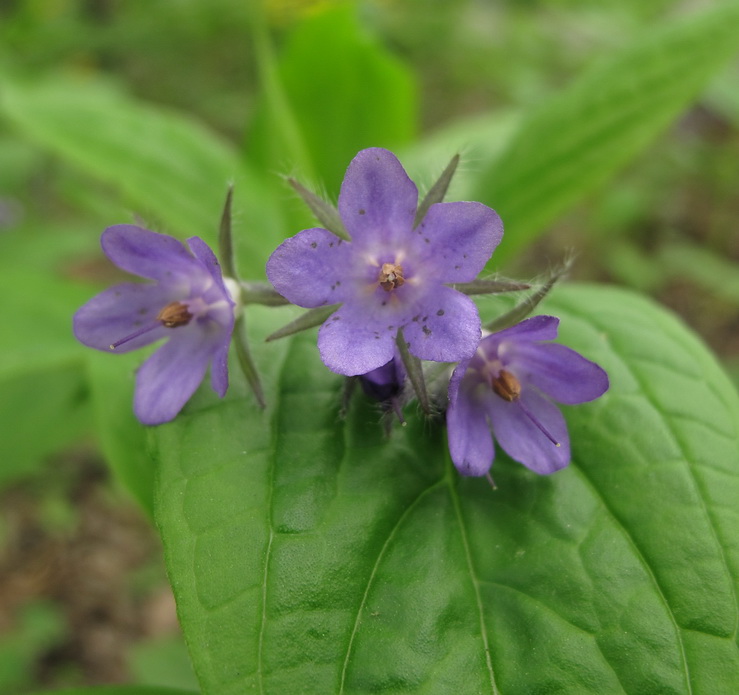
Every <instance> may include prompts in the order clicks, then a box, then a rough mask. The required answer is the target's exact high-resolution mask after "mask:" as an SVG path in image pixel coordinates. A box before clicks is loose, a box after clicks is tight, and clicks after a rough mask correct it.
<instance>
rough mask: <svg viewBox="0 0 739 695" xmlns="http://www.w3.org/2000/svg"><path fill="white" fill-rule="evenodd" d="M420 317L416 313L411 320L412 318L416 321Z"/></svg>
mask: <svg viewBox="0 0 739 695" xmlns="http://www.w3.org/2000/svg"><path fill="white" fill-rule="evenodd" d="M420 318H421V314H416V315H415V316H414V317H413V320H414V321H418V319H420Z"/></svg>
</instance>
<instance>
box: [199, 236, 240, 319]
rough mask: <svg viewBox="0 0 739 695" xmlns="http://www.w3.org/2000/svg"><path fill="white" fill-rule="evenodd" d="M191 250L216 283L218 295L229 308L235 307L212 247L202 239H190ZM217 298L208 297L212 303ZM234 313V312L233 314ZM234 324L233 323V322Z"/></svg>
mask: <svg viewBox="0 0 739 695" xmlns="http://www.w3.org/2000/svg"><path fill="white" fill-rule="evenodd" d="M187 243H188V245H189V247H190V250H191V251H192V252H193V254H194V255H195V258H197V259H198V260H199V261H200V262H201V263H202V264H203V266H204V267H205V269H206V270H207V271H208V273H210V276H211V278H213V282H214V283H215V286H216V289H217V291H218V294H219V295H220V296H222V297H223V298H224V299H226V301H227V302H228V304H229V306H231V307H233V306H234V305H235V303H234V301H233V297H231V293H230V292H229V291H228V289H227V288H226V284H225V283H224V282H223V272H222V271H221V264H220V263H219V262H218V259H217V258H216V255H215V254H214V253H213V251H212V250H211V248H210V246H208V244H206V243H205V242H204V241H203V240H202V239H201V238H200V237H196V236H194V237H190V238H189V239H188V240H187ZM214 299H215V298H211V297H207V300H208V301H210V302H212V301H214ZM231 313H233V312H231ZM232 324H233V321H232Z"/></svg>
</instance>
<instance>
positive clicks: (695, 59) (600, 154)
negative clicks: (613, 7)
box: [471, 3, 739, 265]
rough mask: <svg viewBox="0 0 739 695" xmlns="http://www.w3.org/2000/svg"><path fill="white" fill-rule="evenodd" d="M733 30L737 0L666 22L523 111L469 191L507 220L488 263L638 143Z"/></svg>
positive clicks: (703, 73) (708, 68)
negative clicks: (517, 126) (505, 142)
mask: <svg viewBox="0 0 739 695" xmlns="http://www.w3.org/2000/svg"><path fill="white" fill-rule="evenodd" d="M738 34H739V5H737V4H736V3H729V4H724V5H722V6H720V7H718V8H715V9H712V10H709V11H706V12H703V13H700V14H693V15H691V16H690V17H687V18H684V19H682V20H681V21H680V22H672V23H668V24H666V25H665V26H661V27H659V28H655V29H654V30H651V31H649V32H648V33H646V34H645V35H644V36H642V37H641V38H640V39H639V40H637V41H636V42H635V43H633V44H630V45H627V46H625V47H624V49H623V50H621V51H619V52H618V53H616V54H615V55H613V56H610V57H609V58H607V59H605V60H603V62H602V63H600V64H598V65H596V66H595V67H594V68H593V69H592V70H590V71H588V72H587V73H586V74H585V75H583V76H582V78H581V79H579V80H577V81H576V82H575V83H573V84H572V85H571V86H570V87H569V88H567V89H565V90H563V91H562V92H560V93H558V94H557V95H556V96H555V97H553V98H552V99H550V100H549V101H547V102H546V103H544V104H543V105H542V106H541V108H539V109H537V110H536V111H535V112H534V113H532V115H531V116H530V118H529V119H528V120H526V121H525V122H524V123H523V124H522V126H521V128H520V130H519V131H518V133H517V135H516V136H515V137H514V138H513V140H512V141H511V143H510V145H509V147H508V148H507V149H506V150H505V151H504V152H503V154H502V155H501V157H499V158H497V159H495V160H494V161H493V162H492V163H491V164H490V166H489V167H488V169H487V171H485V172H484V173H483V174H482V175H481V176H480V177H479V178H478V180H477V183H476V186H475V188H474V189H473V191H472V192H471V196H472V198H473V199H475V200H481V201H483V202H485V203H487V204H489V205H490V206H492V207H494V208H495V209H496V210H497V211H498V212H499V213H500V215H501V217H502V218H503V222H504V224H505V226H506V237H505V239H504V241H503V244H502V245H501V247H500V248H499V250H498V251H497V252H496V254H495V256H494V260H493V262H494V264H495V265H499V264H500V263H502V262H504V261H505V260H506V259H508V258H510V257H511V256H512V255H513V254H515V253H516V252H518V251H520V250H521V249H522V248H523V247H524V246H526V245H527V244H528V243H529V242H530V240H531V239H532V238H533V237H534V236H536V235H537V234H539V233H541V232H542V231H543V230H544V229H545V228H546V226H547V225H549V224H550V223H551V222H553V221H554V219H555V218H556V217H557V216H558V215H559V214H561V213H562V212H564V211H565V210H566V209H567V208H568V207H570V206H571V205H573V204H574V203H576V202H577V201H578V200H580V199H582V197H583V196H585V195H586V194H587V193H589V192H591V191H592V190H593V189H594V188H596V187H597V186H599V185H601V184H603V182H605V181H606V180H607V179H608V178H609V177H610V176H612V175H613V174H614V173H615V172H616V171H617V170H618V169H619V168H620V167H621V166H622V165H624V164H625V163H626V162H628V161H629V160H630V159H631V158H633V157H634V156H635V155H636V154H637V153H638V152H639V151H641V150H642V149H643V148H644V147H645V146H646V145H647V144H648V143H649V142H650V140H652V139H653V138H654V137H655V136H656V135H657V134H658V133H659V132H661V131H662V130H663V129H664V128H665V127H666V126H667V124H669V123H670V122H671V121H672V120H673V119H674V118H675V117H676V116H677V115H678V114H679V113H680V111H681V110H682V109H684V108H685V107H686V106H687V105H688V104H689V103H690V101H691V100H692V99H693V98H695V96H696V94H698V92H699V91H700V90H701V88H702V87H703V86H704V85H705V84H706V82H707V81H708V79H709V78H710V77H711V76H712V75H713V74H714V73H715V72H716V71H717V70H718V69H719V68H720V67H721V66H722V65H724V64H725V62H726V61H727V60H728V58H729V57H730V56H731V55H732V54H734V53H736V51H737V48H739V44H738V43H737V39H736V37H737V35H738Z"/></svg>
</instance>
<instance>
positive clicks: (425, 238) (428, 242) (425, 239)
mask: <svg viewBox="0 0 739 695" xmlns="http://www.w3.org/2000/svg"><path fill="white" fill-rule="evenodd" d="M423 240H424V241H425V242H426V243H427V244H430V243H431V239H429V238H428V237H427V236H425V237H424V238H423Z"/></svg>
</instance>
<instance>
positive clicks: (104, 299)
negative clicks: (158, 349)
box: [72, 282, 181, 352]
mask: <svg viewBox="0 0 739 695" xmlns="http://www.w3.org/2000/svg"><path fill="white" fill-rule="evenodd" d="M178 299H181V297H180V296H179V295H178V294H177V291H176V289H175V288H172V287H169V286H168V287H163V286H162V285H149V284H137V283H133V282H127V283H123V284H120V285H115V286H114V287H110V288H108V289H107V290H105V291H103V292H101V293H100V294H98V295H96V296H95V297H93V298H92V299H91V300H90V301H89V302H87V304H85V305H83V306H82V307H80V308H79V309H78V310H77V312H76V313H75V315H74V319H73V322H72V323H73V330H74V335H75V337H76V338H77V340H79V341H80V342H81V343H83V344H84V345H87V346H88V347H92V348H95V349H97V350H104V351H105V352H110V351H111V350H110V345H111V344H112V343H115V342H116V341H118V340H121V339H122V338H125V337H126V336H129V335H131V334H133V333H135V332H136V331H138V330H140V329H141V328H143V327H145V326H146V325H147V323H151V324H152V325H153V324H154V322H155V321H156V317H157V314H158V313H159V312H160V311H161V310H162V308H164V307H165V306H167V304H169V303H170V302H173V301H176V300H178ZM157 323H158V322H157ZM172 330H175V329H172V328H165V327H164V326H162V325H161V323H158V325H156V326H155V327H154V328H152V330H150V331H148V332H146V333H143V334H142V335H140V336H139V337H137V338H133V339H132V340H129V341H128V342H126V343H123V344H122V345H120V346H119V347H117V348H116V349H115V351H116V352H129V351H131V350H136V349H137V348H140V347H143V346H144V345H149V344H151V343H153V342H155V341H157V340H160V339H162V338H165V337H167V336H169V335H170V334H171V332H172Z"/></svg>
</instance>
